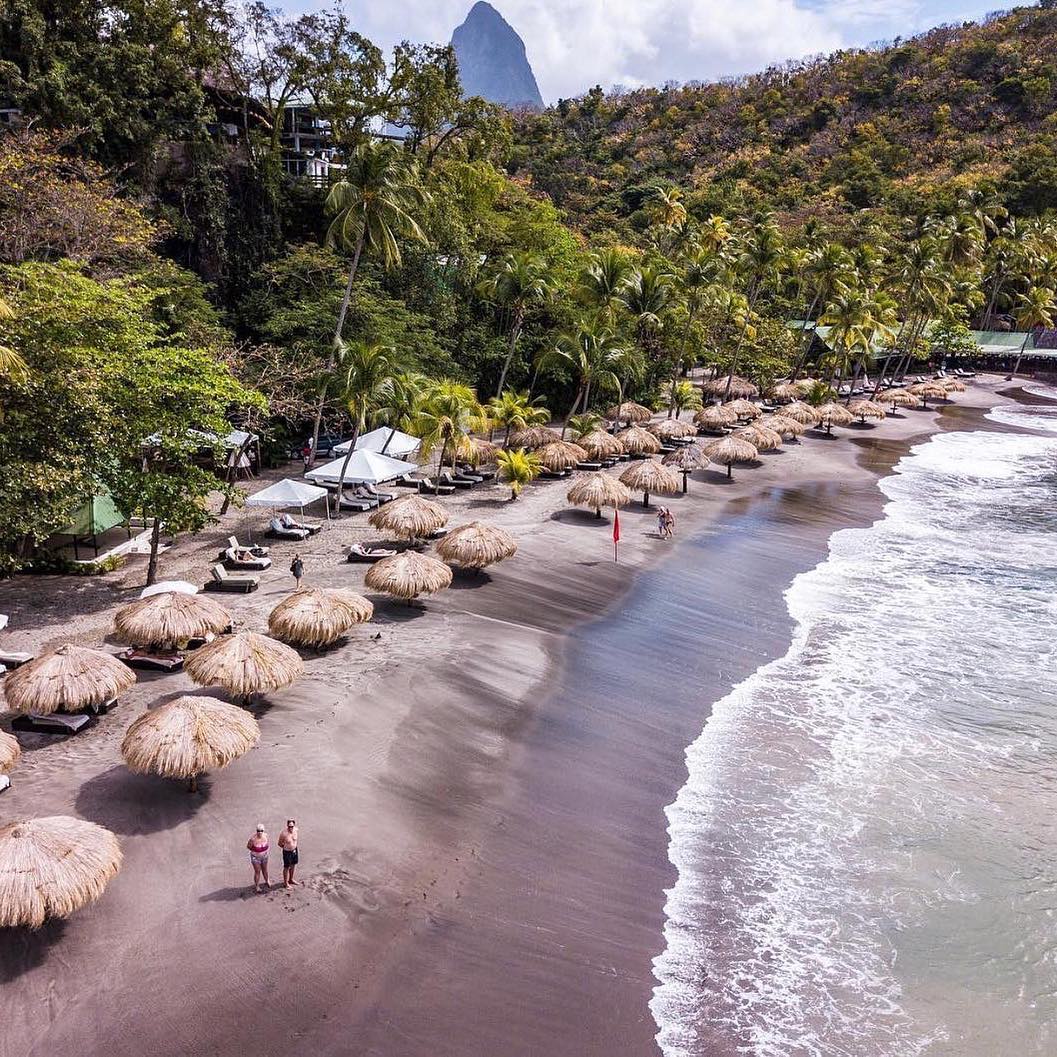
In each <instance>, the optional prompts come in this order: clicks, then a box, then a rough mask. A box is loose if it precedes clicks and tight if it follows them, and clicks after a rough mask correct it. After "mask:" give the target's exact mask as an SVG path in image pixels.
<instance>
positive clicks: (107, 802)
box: [76, 767, 209, 837]
mask: <svg viewBox="0 0 1057 1057" xmlns="http://www.w3.org/2000/svg"><path fill="white" fill-rule="evenodd" d="M208 799H209V777H208V775H202V776H201V777H200V778H199V779H198V792H197V793H189V792H188V791H187V783H186V782H182V781H176V780H170V779H167V778H158V777H157V776H156V775H150V774H133V773H132V772H131V771H129V770H128V769H127V768H125V767H111V768H110V770H109V771H103V773H102V774H98V775H96V776H95V777H94V778H89V779H88V781H87V782H85V783H84V784H83V785H82V786H81V788H80V791H79V792H78V794H77V801H76V803H77V813H78V814H79V815H81V816H82V817H84V818H86V819H88V820H89V821H90V822H98V823H99V825H101V826H106V828H107V829H111V830H113V831H114V832H115V833H120V834H122V835H123V836H126V837H132V836H137V835H139V834H144V833H160V832H162V831H164V830H167V829H172V828H173V827H174V826H178V825H180V823H182V822H186V821H188V819H191V818H194V816H195V815H196V814H197V813H198V810H199V808H201V807H202V806H203V805H204V804H205V802H206V801H207V800H208Z"/></svg>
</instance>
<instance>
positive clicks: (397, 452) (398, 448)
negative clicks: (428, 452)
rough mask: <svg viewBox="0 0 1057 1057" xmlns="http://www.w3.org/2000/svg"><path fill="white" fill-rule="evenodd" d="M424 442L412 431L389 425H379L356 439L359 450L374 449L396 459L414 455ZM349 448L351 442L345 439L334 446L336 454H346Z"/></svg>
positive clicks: (380, 453)
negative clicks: (406, 431)
mask: <svg viewBox="0 0 1057 1057" xmlns="http://www.w3.org/2000/svg"><path fill="white" fill-rule="evenodd" d="M421 443H422V442H421V441H420V440H419V439H418V437H412V436H411V434H410V433H403V432H401V431H400V430H398V429H390V428H389V427H388V426H379V427H378V429H372V430H371V432H370V433H364V434H363V436H362V437H358V438H357V440H356V450H357V451H374V452H377V453H378V454H379V455H389V456H391V457H392V458H394V459H406V458H407V456H408V455H414V453H415V452H416V451H418V448H419V445H420V444H421ZM348 450H349V442H348V441H347V440H346V441H343V442H342V443H341V444H336V445H335V446H334V454H335V455H344V454H345V453H346V452H347V451H348Z"/></svg>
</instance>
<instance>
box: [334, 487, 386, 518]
mask: <svg viewBox="0 0 1057 1057" xmlns="http://www.w3.org/2000/svg"><path fill="white" fill-rule="evenodd" d="M377 505H378V500H377V499H371V498H364V497H363V496H361V495H357V494H356V493H355V492H350V491H349V490H348V489H346V490H345V491H344V492H342V493H341V498H340V499H339V500H338V509H339V510H356V511H359V512H360V513H363V512H364V511H365V510H373V509H374V508H375V507H376V506H377Z"/></svg>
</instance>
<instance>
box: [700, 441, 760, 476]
mask: <svg viewBox="0 0 1057 1057" xmlns="http://www.w3.org/2000/svg"><path fill="white" fill-rule="evenodd" d="M705 454H706V455H707V456H708V461H709V462H714V463H717V464H718V465H720V466H726V468H727V477H729V478H731V480H733V478H734V471H733V470H732V467H733V465H734V463H736V462H755V461H756V460H757V459H758V458H759V455H760V453H759V452H758V451H757V450H756V446H755V445H753V444H750V443H749V442H748V441H747V440H745V439H744V438H743V437H735V436H730V437H720V439H719V440H714V441H712V443H711V444H706V445H705Z"/></svg>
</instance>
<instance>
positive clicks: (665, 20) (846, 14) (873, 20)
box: [285, 0, 1000, 102]
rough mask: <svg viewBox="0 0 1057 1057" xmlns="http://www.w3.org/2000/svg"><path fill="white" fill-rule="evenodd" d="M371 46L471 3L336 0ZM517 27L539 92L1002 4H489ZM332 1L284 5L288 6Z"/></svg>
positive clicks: (733, 65)
mask: <svg viewBox="0 0 1057 1057" xmlns="http://www.w3.org/2000/svg"><path fill="white" fill-rule="evenodd" d="M343 2H344V5H345V9H346V10H347V11H348V12H349V13H350V14H351V15H352V16H353V17H354V18H355V21H356V23H357V27H358V28H359V29H360V30H361V31H362V32H363V33H365V34H366V35H367V36H368V37H370V38H371V39H372V40H374V41H376V42H377V43H379V44H385V45H389V44H393V43H395V42H396V41H398V40H402V39H405V38H407V39H411V40H418V41H426V40H435V41H447V40H449V39H450V37H451V32H452V30H453V29H454V28H455V26H457V25H458V24H459V23H460V22H461V21H462V20H463V19H464V18H465V17H466V13H467V11H468V10H469V8H470V7H471V5H472V2H473V0H343ZM491 2H492V6H493V7H495V8H496V9H497V10H498V11H499V12H500V14H502V15H503V17H504V18H506V20H507V21H508V22H509V23H510V24H511V25H512V26H513V27H514V29H516V30H517V31H518V33H520V34H521V37H522V39H523V40H524V41H525V46H526V48H527V49H528V56H529V61H530V62H531V63H532V67H533V69H534V71H535V73H536V79H537V80H538V81H539V85H540V91H541V92H542V93H543V97H544V99H546V100H547V101H548V102H553V101H555V100H556V99H558V98H559V97H561V96H573V95H579V94H580V93H581V92H583V91H585V90H586V89H588V88H589V87H591V85H593V84H602V85H603V86H606V87H609V86H612V85H614V84H623V85H626V86H628V87H631V86H634V85H641V84H663V83H664V82H665V81H667V80H676V81H689V80H695V79H696V80H712V79H714V78H717V77H722V76H725V75H729V74H738V73H748V72H751V71H753V70H757V69H760V68H761V67H764V66H767V65H768V64H769V63H772V62H775V61H781V60H782V59H787V58H794V57H801V56H804V55H812V54H816V53H818V52H828V51H832V50H833V49H835V48H840V47H847V46H849V45H856V44H860V45H861V44H868V43H870V42H872V41H876V40H888V39H892V38H894V37H897V36H903V37H906V36H910V35H912V34H914V33H917V32H919V31H920V30H922V29H927V28H929V27H930V26H934V25H938V24H940V23H943V22H960V21H964V20H965V19H969V18H979V17H980V16H981V15H983V14H984V13H985V12H987V11H991V10H995V8H996V7H998V6H1000V5H998V4H996V3H995V0H991V2H990V3H980V2H974V0H931V2H929V0H491ZM323 6H329V4H327V3H326V2H325V0H286V3H285V10H287V11H290V12H292V11H303V10H307V9H311V8H313V7H323Z"/></svg>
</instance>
